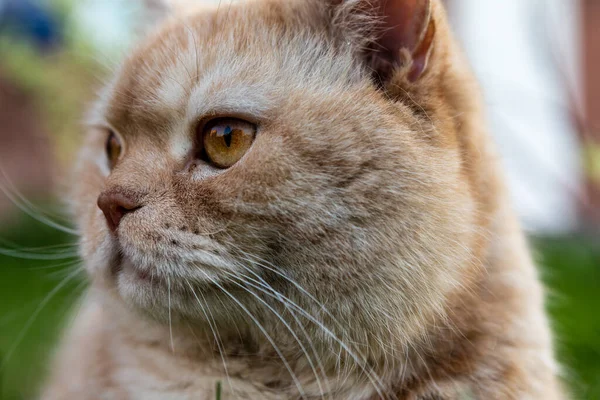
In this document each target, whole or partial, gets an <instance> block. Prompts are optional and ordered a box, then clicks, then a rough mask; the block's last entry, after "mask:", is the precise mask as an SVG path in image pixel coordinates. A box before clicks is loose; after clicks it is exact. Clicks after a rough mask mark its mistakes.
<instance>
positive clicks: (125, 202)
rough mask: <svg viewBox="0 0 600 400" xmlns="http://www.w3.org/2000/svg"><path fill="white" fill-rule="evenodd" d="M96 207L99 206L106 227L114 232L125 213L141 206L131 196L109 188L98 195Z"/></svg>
mask: <svg viewBox="0 0 600 400" xmlns="http://www.w3.org/2000/svg"><path fill="white" fill-rule="evenodd" d="M98 207H100V209H101V210H102V212H103V213H104V216H105V217H106V223H107V225H108V228H109V229H110V230H111V232H113V233H114V232H116V231H117V228H118V227H119V224H120V223H121V220H122V219H123V217H124V216H125V215H126V214H129V213H131V212H133V211H135V210H137V209H138V208H141V207H142V206H141V204H140V203H139V201H137V200H136V199H135V198H134V197H133V196H131V195H127V194H125V193H123V192H122V191H115V190H110V191H107V192H103V193H102V194H101V195H100V196H99V197H98Z"/></svg>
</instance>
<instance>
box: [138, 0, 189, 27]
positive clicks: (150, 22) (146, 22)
mask: <svg viewBox="0 0 600 400" xmlns="http://www.w3.org/2000/svg"><path fill="white" fill-rule="evenodd" d="M137 1H138V4H139V5H140V6H141V8H142V21H143V24H142V26H141V28H142V31H147V30H151V29H152V28H153V27H154V26H156V25H157V24H159V23H160V22H162V21H164V20H166V19H167V18H169V17H170V16H174V15H185V13H186V12H189V11H191V10H193V9H194V8H198V7H199V3H201V2H199V1H194V0H137Z"/></svg>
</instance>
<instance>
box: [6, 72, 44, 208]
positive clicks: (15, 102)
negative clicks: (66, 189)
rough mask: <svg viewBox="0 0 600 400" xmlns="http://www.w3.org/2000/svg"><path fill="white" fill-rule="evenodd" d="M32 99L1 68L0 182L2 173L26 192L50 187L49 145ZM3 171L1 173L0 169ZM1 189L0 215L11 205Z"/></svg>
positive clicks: (28, 193)
mask: <svg viewBox="0 0 600 400" xmlns="http://www.w3.org/2000/svg"><path fill="white" fill-rule="evenodd" d="M43 126H44V124H43V122H42V121H41V120H40V118H39V115H38V114H37V112H36V108H35V104H34V103H33V101H32V99H31V98H30V97H29V96H28V95H27V94H26V93H25V92H24V91H23V90H22V89H21V88H19V87H17V86H15V85H14V84H13V83H12V82H11V81H10V80H8V79H7V78H6V77H5V76H3V74H2V71H0V168H1V170H0V185H2V188H6V189H8V188H7V186H8V182H7V181H6V178H5V176H4V173H5V174H6V175H8V178H9V179H10V181H11V182H12V183H14V184H15V186H16V187H17V188H18V189H19V190H20V191H22V192H23V193H24V194H27V195H28V196H35V195H43V194H47V193H48V192H49V191H50V190H52V176H53V162H52V156H51V145H50V141H49V138H48V136H47V135H46V134H45V132H44V130H43ZM3 172H4V173H3ZM13 206H14V205H13V204H12V203H11V202H10V200H9V199H8V198H7V197H6V196H5V195H4V193H2V191H0V219H4V218H5V217H7V216H9V215H10V213H9V210H11V209H12V208H13Z"/></svg>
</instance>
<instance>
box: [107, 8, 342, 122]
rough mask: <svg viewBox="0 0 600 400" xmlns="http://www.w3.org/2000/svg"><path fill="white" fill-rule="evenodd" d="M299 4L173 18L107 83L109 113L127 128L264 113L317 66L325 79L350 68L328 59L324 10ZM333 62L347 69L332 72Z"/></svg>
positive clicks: (219, 9) (232, 9)
mask: <svg viewBox="0 0 600 400" xmlns="http://www.w3.org/2000/svg"><path fill="white" fill-rule="evenodd" d="M250 5H252V7H250ZM296 8H297V9H294V6H293V4H292V3H289V4H287V3H283V2H279V1H274V2H253V3H252V4H235V5H233V6H230V7H224V6H221V7H220V8H216V9H213V10H210V11H202V12H200V13H198V14H196V15H192V16H190V17H188V18H186V19H177V20H173V21H171V22H170V23H169V24H168V25H167V26H166V27H165V28H164V29H162V30H160V32H159V33H157V34H156V35H155V36H154V37H152V38H151V39H150V40H148V41H147V42H146V43H145V44H144V45H143V46H141V47H140V48H138V49H137V51H136V52H134V53H133V54H132V55H131V56H130V57H129V59H128V60H127V62H126V63H125V64H124V66H123V68H122V69H121V72H120V73H119V74H118V76H117V78H116V79H115V81H114V82H113V84H112V85H111V86H110V87H109V88H108V90H107V96H106V99H105V102H106V104H105V107H104V111H105V116H106V118H107V119H108V120H109V122H110V124H112V125H118V126H119V129H123V130H127V129H128V127H131V126H132V125H136V126H138V127H139V126H140V125H143V126H145V127H146V126H147V127H156V126H164V125H165V124H168V123H169V121H171V120H173V119H177V120H179V121H181V120H186V121H187V120H193V119H196V118H199V117H202V116H206V115H210V114H211V113H213V114H223V113H229V114H249V115H251V116H253V115H256V116H257V117H260V115H261V113H264V112H267V111H268V110H269V109H270V108H271V107H272V105H273V103H274V102H276V100H277V99H276V97H277V96H281V95H282V93H281V92H282V90H285V87H286V86H290V85H291V82H289V81H291V80H292V79H296V80H297V79H298V77H299V76H298V75H299V74H300V75H302V74H305V75H306V74H308V73H309V71H308V70H310V69H311V68H320V72H321V73H320V74H314V76H319V77H320V79H326V78H328V77H332V76H333V77H335V76H343V75H344V74H348V70H349V69H350V67H349V66H348V65H343V63H342V64H341V65H340V64H339V63H338V64H337V65H333V63H332V62H331V60H330V61H329V64H330V65H326V64H327V63H328V61H327V57H326V54H325V53H326V51H324V50H323V49H324V48H325V49H326V48H327V46H328V44H326V43H324V42H326V41H327V39H328V38H327V36H326V35H325V34H324V32H325V29H322V28H319V27H318V24H317V22H315V18H317V19H318V14H315V11H314V10H312V9H310V8H306V7H300V8H298V7H296ZM311 15H313V16H312V17H311ZM320 18H322V16H321V17H320ZM309 20H310V21H311V23H308V24H304V23H303V21H309ZM311 24H312V26H310V25H311ZM321 31H323V32H321ZM348 62H350V58H348ZM317 64H323V66H321V67H319V66H318V65H317ZM332 68H333V69H338V70H339V71H334V72H335V73H333V74H328V73H327V72H328V69H332ZM286 82H287V83H289V85H288V84H286ZM295 83H298V82H295ZM187 122H189V121H187Z"/></svg>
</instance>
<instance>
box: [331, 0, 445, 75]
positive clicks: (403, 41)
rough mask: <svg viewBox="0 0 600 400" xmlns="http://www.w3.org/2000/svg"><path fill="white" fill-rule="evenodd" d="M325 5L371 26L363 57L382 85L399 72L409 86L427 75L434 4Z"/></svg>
mask: <svg viewBox="0 0 600 400" xmlns="http://www.w3.org/2000/svg"><path fill="white" fill-rule="evenodd" d="M328 1H329V2H330V4H332V5H333V7H337V8H339V9H340V10H339V12H341V13H346V14H350V15H354V16H356V15H358V18H357V19H356V21H358V22H357V23H359V24H365V23H366V24H370V25H372V26H371V29H369V30H367V32H369V35H372V37H373V38H372V40H371V41H370V42H369V44H368V46H367V50H366V54H365V57H366V60H367V62H368V63H369V67H370V68H372V69H373V71H374V73H375V74H376V77H377V78H378V79H380V80H381V81H382V82H385V81H387V80H389V79H391V78H392V76H393V75H394V74H395V73H396V72H398V71H401V72H403V73H404V74H405V76H406V78H407V79H408V80H409V81H411V82H415V81H417V80H419V78H421V76H423V75H424V74H425V73H426V72H427V70H428V64H429V59H430V56H431V54H432V52H433V50H434V45H435V37H436V25H435V20H434V18H433V5H432V1H435V0H328ZM338 15H339V14H338ZM344 19H345V18H344ZM350 19H352V17H350ZM362 28H364V26H363V27H362ZM361 30H363V31H364V29H361Z"/></svg>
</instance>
